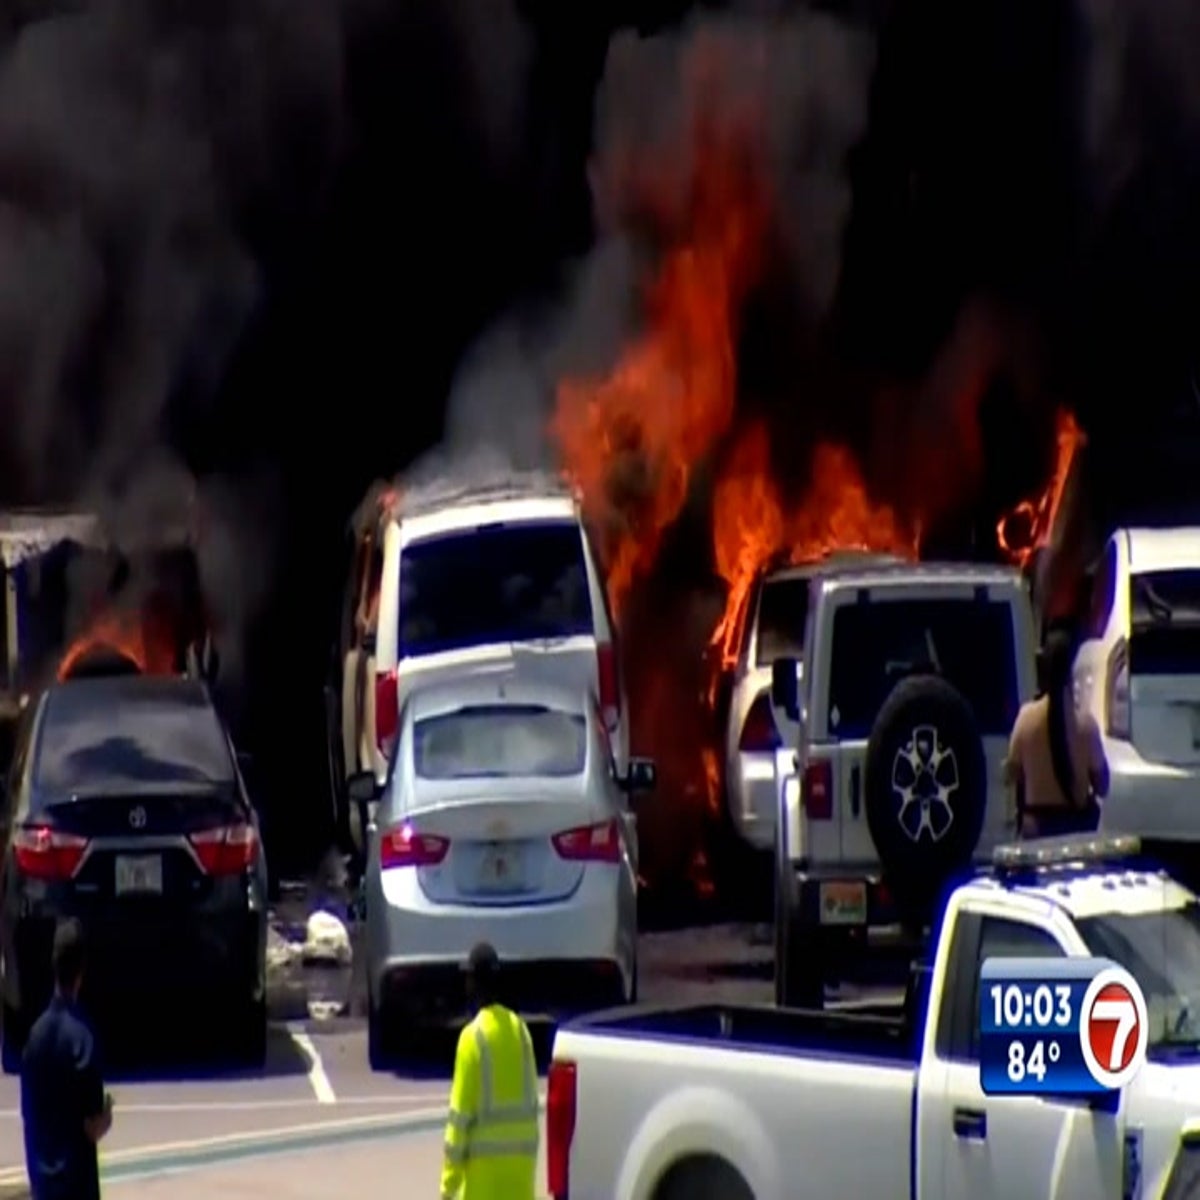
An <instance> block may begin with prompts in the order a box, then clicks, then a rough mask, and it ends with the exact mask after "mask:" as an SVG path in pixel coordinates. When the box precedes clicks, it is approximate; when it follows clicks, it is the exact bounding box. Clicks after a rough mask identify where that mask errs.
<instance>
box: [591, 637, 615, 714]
mask: <svg viewBox="0 0 1200 1200" xmlns="http://www.w3.org/2000/svg"><path fill="white" fill-rule="evenodd" d="M596 680H597V685H598V687H599V689H600V709H601V711H602V712H603V713H604V719H605V720H606V721H607V722H608V723H609V725H610V726H613V725H615V724H616V723H617V720H618V719H619V717H620V714H621V687H620V684H619V683H618V681H617V652H616V649H615V648H614V646H613V644H612V642H597V643H596Z"/></svg>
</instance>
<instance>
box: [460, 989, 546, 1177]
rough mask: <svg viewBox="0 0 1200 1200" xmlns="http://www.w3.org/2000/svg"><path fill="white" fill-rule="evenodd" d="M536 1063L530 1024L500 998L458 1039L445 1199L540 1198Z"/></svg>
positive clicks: (484, 1010)
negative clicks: (536, 1186)
mask: <svg viewBox="0 0 1200 1200" xmlns="http://www.w3.org/2000/svg"><path fill="white" fill-rule="evenodd" d="M537 1151H538V1091H537V1064H536V1062H535V1060H534V1057H533V1039H532V1038H531V1037H530V1036H529V1029H528V1027H527V1026H526V1024H525V1022H524V1021H522V1020H521V1018H520V1017H518V1016H517V1014H516V1013H514V1012H510V1011H509V1010H508V1009H507V1008H505V1007H503V1005H500V1004H492V1005H489V1006H488V1007H487V1008H484V1009H481V1010H480V1012H479V1015H478V1016H477V1017H476V1018H475V1019H474V1020H473V1021H472V1022H471V1023H470V1024H469V1025H468V1026H467V1027H466V1028H465V1029H464V1030H463V1031H462V1033H461V1034H460V1035H459V1038H458V1052H457V1054H456V1055H455V1058H454V1083H453V1085H452V1086H451V1089H450V1116H449V1119H448V1120H447V1122H446V1140H445V1147H444V1153H443V1159H442V1200H534V1195H535V1176H536V1174H537Z"/></svg>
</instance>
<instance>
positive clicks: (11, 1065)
mask: <svg viewBox="0 0 1200 1200" xmlns="http://www.w3.org/2000/svg"><path fill="white" fill-rule="evenodd" d="M3 1022H4V1027H3V1029H2V1030H0V1069H2V1070H3V1071H4V1074H5V1075H20V1073H21V1056H22V1055H23V1054H24V1053H25V1039H26V1037H27V1035H28V1030H26V1028H25V1022H24V1020H23V1019H22V1017H21V1015H20V1013H18V1012H17V1010H16V1009H15V1008H13V1007H12V1005H10V1004H5V1005H4V1008H3Z"/></svg>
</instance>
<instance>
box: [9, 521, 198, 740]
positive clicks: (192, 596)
mask: <svg viewBox="0 0 1200 1200" xmlns="http://www.w3.org/2000/svg"><path fill="white" fill-rule="evenodd" d="M0 564H2V566H3V572H4V621H3V624H2V625H0V644H2V646H3V654H2V656H0V672H2V675H0V736H2V738H3V756H4V759H5V761H7V758H8V755H9V753H10V752H11V745H12V735H13V730H14V725H15V722H16V721H17V720H18V719H19V718H20V716H21V713H22V712H23V711H24V710H25V709H26V707H27V705H28V703H29V700H30V698H31V697H32V696H33V695H35V694H36V693H37V692H39V691H40V690H41V689H42V688H43V687H45V686H46V685H47V684H48V683H50V682H51V681H53V680H55V679H57V680H64V679H71V678H80V677H84V676H95V675H119V674H147V675H175V674H191V675H194V676H198V677H203V678H205V679H207V680H209V681H211V680H212V679H213V678H214V677H215V674H216V671H217V666H218V661H217V654H216V649H215V646H214V642H213V638H212V632H211V628H210V623H209V619H208V614H207V609H206V605H205V603H204V598H203V594H202V590H201V584H200V576H199V569H198V564H197V560H196V554H195V545H194V534H193V533H192V531H189V530H172V529H162V530H159V531H157V532H156V535H155V538H154V539H153V541H145V542H135V543H134V544H128V543H125V544H122V545H121V546H118V545H117V544H116V542H115V541H114V539H113V537H112V536H111V535H110V534H109V533H108V532H107V531H106V529H105V528H104V526H103V524H102V522H101V520H100V519H99V518H98V517H97V516H96V515H94V514H90V513H85V512H72V511H66V510H49V509H44V510H24V511H19V512H8V513H4V514H0Z"/></svg>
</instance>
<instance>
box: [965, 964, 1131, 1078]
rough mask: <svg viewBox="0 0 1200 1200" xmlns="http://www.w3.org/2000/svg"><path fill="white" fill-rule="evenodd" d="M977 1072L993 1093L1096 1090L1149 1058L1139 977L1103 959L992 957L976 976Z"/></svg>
mask: <svg viewBox="0 0 1200 1200" xmlns="http://www.w3.org/2000/svg"><path fill="white" fill-rule="evenodd" d="M979 1010H980V1011H979V1074H980V1083H981V1085H982V1087H983V1090H984V1091H985V1092H987V1093H988V1094H991V1095H1003V1094H1007V1095H1026V1096H1031V1095H1032V1096H1050V1095H1053V1096H1092V1095H1096V1094H1098V1093H1101V1092H1108V1091H1112V1090H1113V1089H1114V1088H1120V1087H1124V1085H1125V1084H1127V1083H1128V1082H1129V1081H1130V1080H1131V1079H1132V1078H1133V1076H1134V1075H1135V1074H1137V1071H1138V1069H1139V1068H1140V1067H1141V1065H1142V1063H1143V1062H1144V1061H1145V1058H1146V1042H1147V1040H1148V1037H1149V1024H1148V1020H1147V1015H1146V1000H1145V997H1144V996H1143V995H1142V990H1141V988H1140V987H1139V986H1138V984H1137V981H1136V980H1135V979H1134V978H1133V976H1132V975H1130V974H1129V972H1128V971H1125V970H1124V969H1123V968H1121V967H1119V966H1117V965H1116V964H1115V963H1113V962H1110V961H1108V960H1107V959H1099V958H1076V959H1070V958H1063V959H1045V958H989V959H988V960H987V961H986V962H985V963H984V964H983V970H982V972H981V974H980V982H979Z"/></svg>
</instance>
